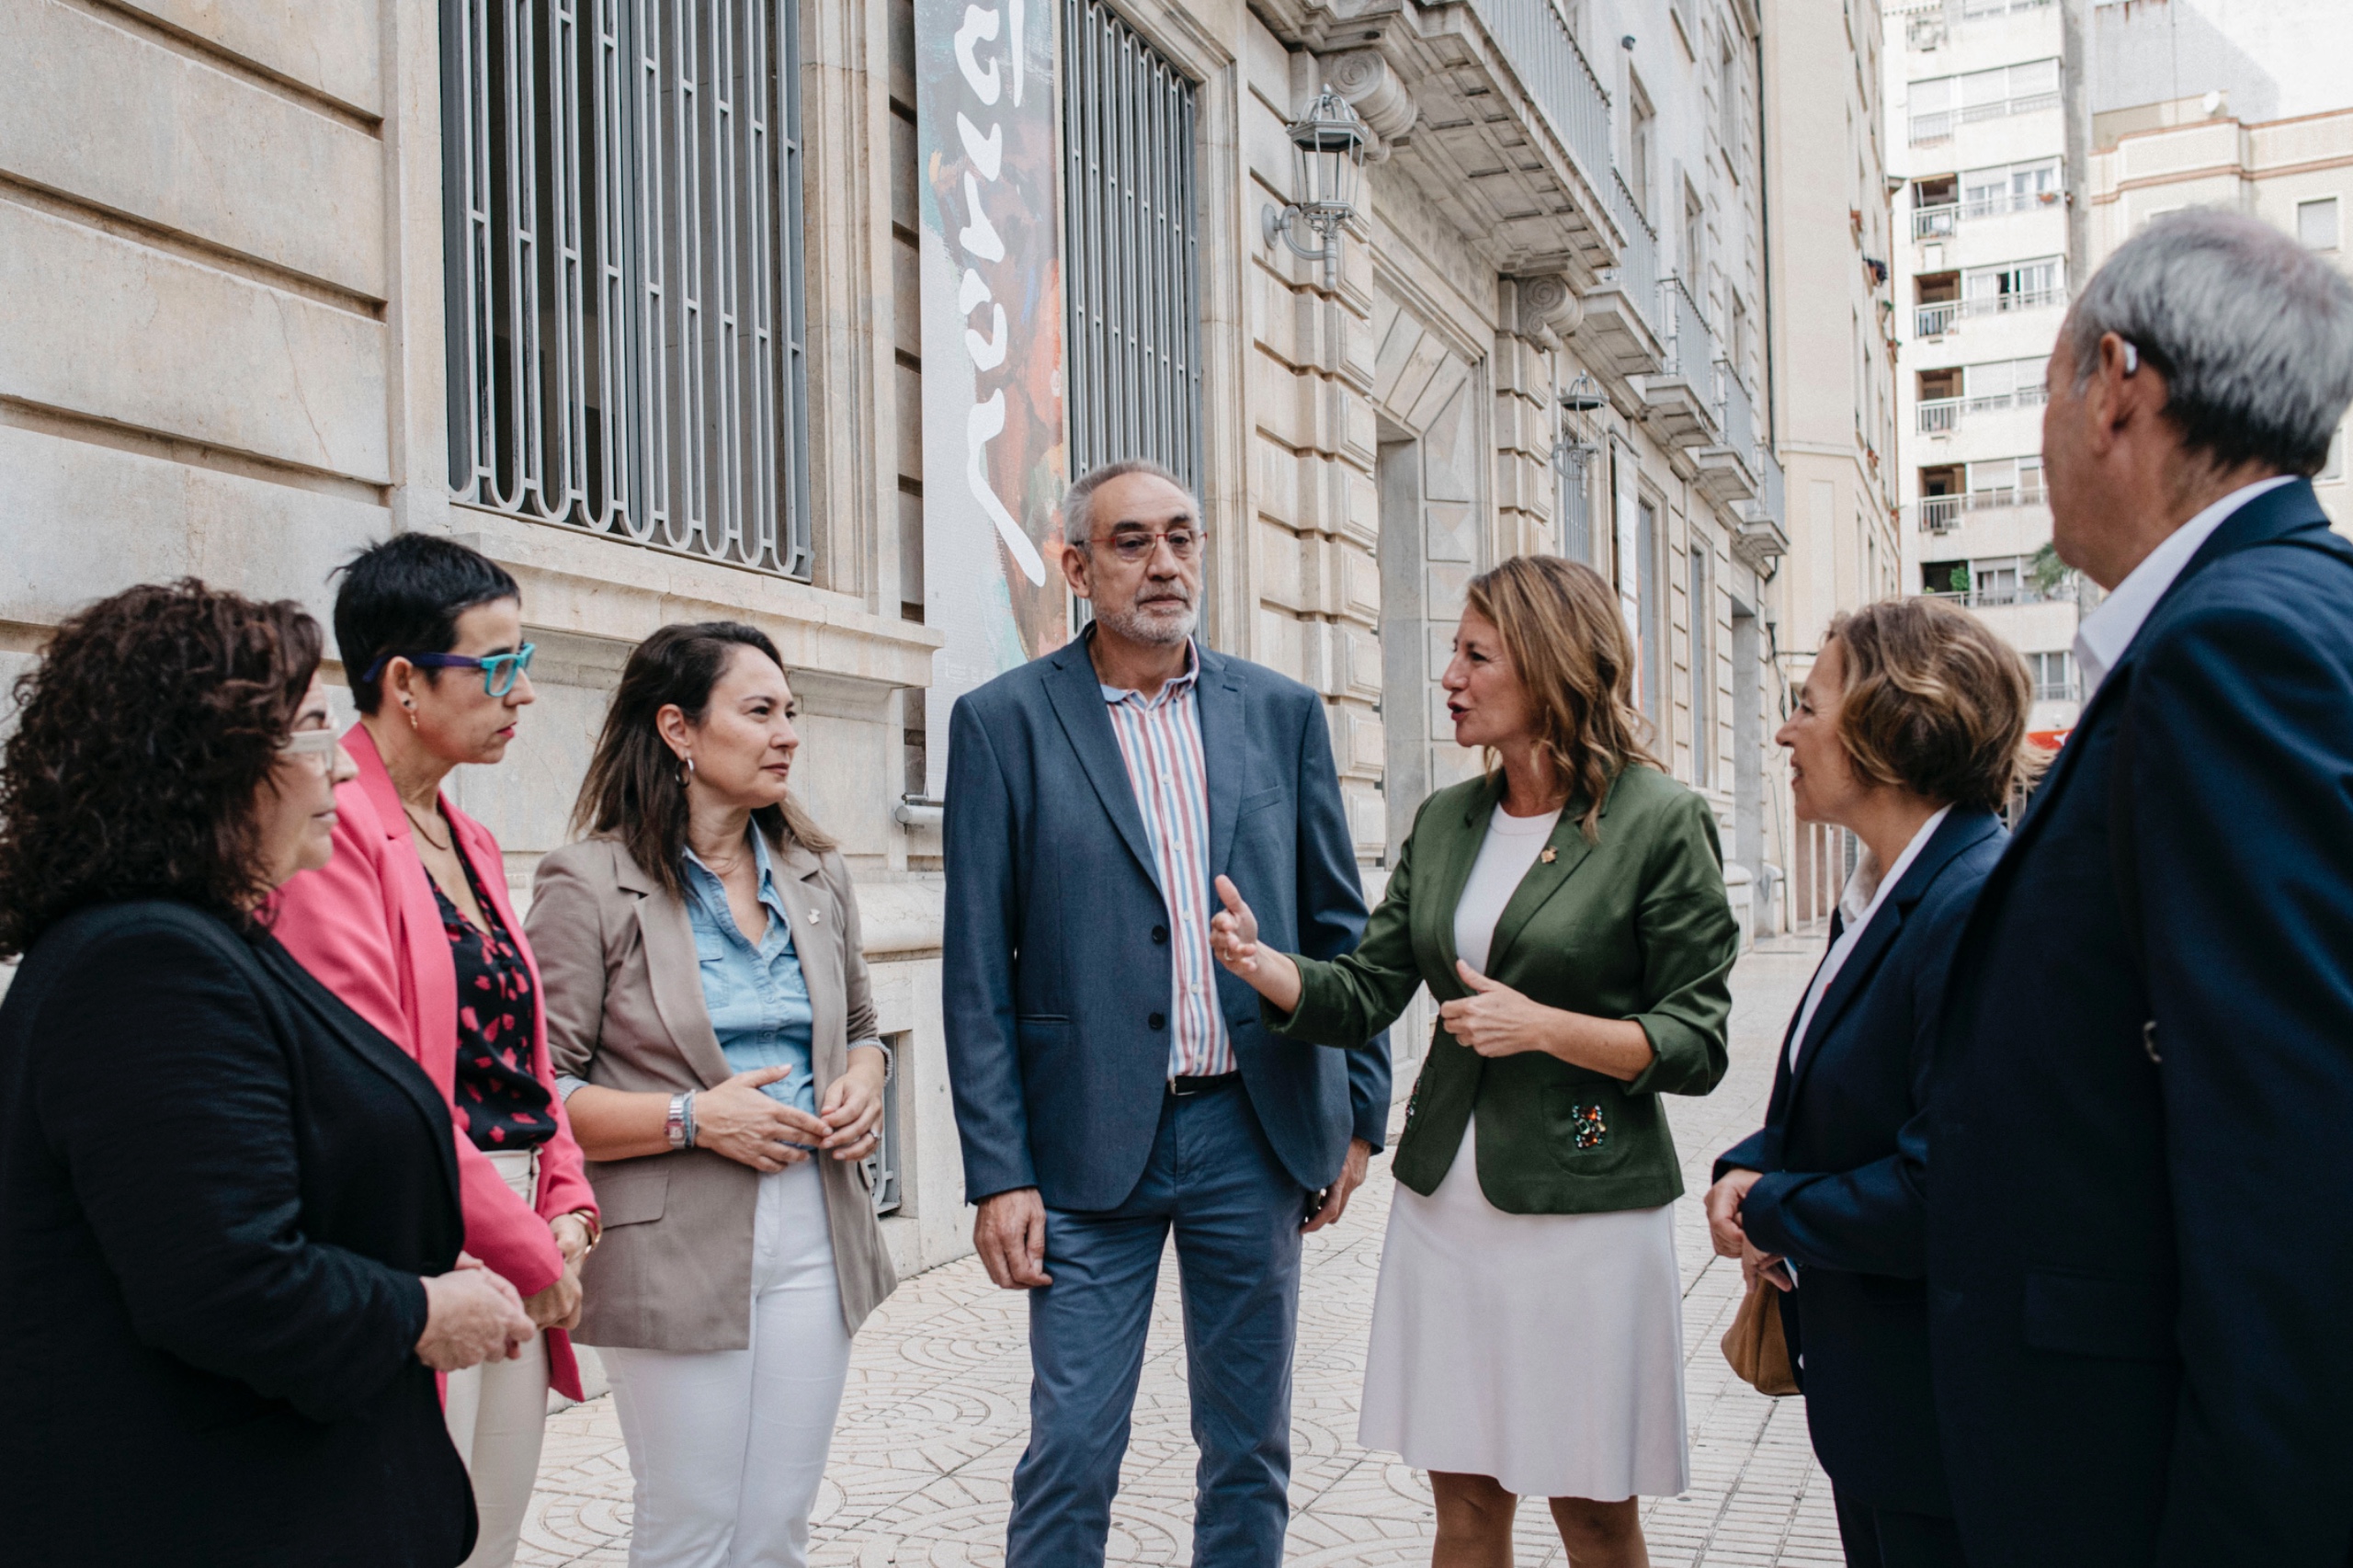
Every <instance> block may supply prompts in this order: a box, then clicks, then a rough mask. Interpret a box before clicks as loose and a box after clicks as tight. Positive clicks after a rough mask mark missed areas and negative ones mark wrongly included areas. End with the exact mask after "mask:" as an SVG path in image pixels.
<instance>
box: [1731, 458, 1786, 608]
mask: <svg viewBox="0 0 2353 1568" xmlns="http://www.w3.org/2000/svg"><path fill="white" fill-rule="evenodd" d="M1756 465H1757V475H1756V480H1757V483H1756V497H1755V498H1754V499H1753V500H1750V501H1747V502H1745V503H1743V504H1742V506H1741V507H1740V528H1739V529H1738V531H1736V532H1735V533H1734V534H1733V540H1732V552H1733V556H1734V557H1735V558H1736V559H1738V560H1740V561H1742V562H1746V563H1747V565H1748V566H1749V567H1750V568H1751V569H1752V570H1754V571H1755V572H1756V574H1758V575H1759V576H1764V577H1770V576H1771V575H1772V574H1773V570H1774V566H1775V563H1776V562H1779V560H1780V558H1781V557H1782V556H1784V555H1787V554H1788V553H1789V552H1790V534H1789V527H1788V520H1789V515H1790V514H1789V485H1788V483H1787V481H1786V480H1785V479H1784V478H1783V477H1782V474H1781V460H1780V459H1779V458H1777V457H1775V456H1774V455H1773V449H1771V448H1770V447H1767V446H1761V445H1760V446H1759V447H1758V448H1757V449H1756Z"/></svg>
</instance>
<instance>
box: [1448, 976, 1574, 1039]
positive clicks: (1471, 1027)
mask: <svg viewBox="0 0 2353 1568" xmlns="http://www.w3.org/2000/svg"><path fill="white" fill-rule="evenodd" d="M1454 972H1455V973H1457V974H1458V975H1460V976H1461V977H1462V983H1463V984H1465V985H1467V986H1469V987H1470V988H1471V994H1470V995H1468V996H1458V997H1456V998H1455V999H1454V1000H1453V1001H1451V1002H1441V1003H1439V1004H1438V1017H1440V1018H1441V1019H1443V1020H1444V1021H1445V1024H1446V1032H1447V1033H1448V1034H1450V1035H1452V1036H1453V1037H1454V1039H1455V1042H1456V1043H1457V1044H1459V1045H1467V1046H1469V1047H1470V1048H1471V1049H1472V1050H1473V1051H1477V1052H1478V1053H1479V1054H1480V1055H1482V1056H1517V1055H1518V1054H1519V1053H1520V1052H1521V1051H1542V1050H1545V1049H1546V1037H1547V1036H1548V1035H1549V1034H1550V1033H1551V1030H1552V1024H1553V1022H1554V1021H1555V1020H1556V1019H1557V1018H1558V1017H1560V1013H1559V1010H1558V1009H1556V1008H1552V1007H1547V1006H1544V1005H1543V1004H1542V1003H1540V1002H1531V1001H1529V999H1528V998H1527V997H1525V996H1523V995H1521V994H1519V993H1518V992H1517V991H1514V990H1513V989H1512V988H1511V987H1510V986H1508V985H1506V984H1505V983H1503V982H1501V981H1499V980H1489V979H1488V978H1487V977H1486V976H1485V975H1483V974H1481V973H1480V972H1479V971H1477V970H1475V969H1472V967H1471V966H1470V965H1469V964H1467V963H1464V962H1463V961H1462V960H1461V959H1457V960H1454Z"/></svg>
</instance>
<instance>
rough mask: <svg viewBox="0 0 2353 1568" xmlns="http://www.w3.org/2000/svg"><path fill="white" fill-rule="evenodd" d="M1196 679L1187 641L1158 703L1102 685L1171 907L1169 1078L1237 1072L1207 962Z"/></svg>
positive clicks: (1204, 799)
mask: <svg viewBox="0 0 2353 1568" xmlns="http://www.w3.org/2000/svg"><path fill="white" fill-rule="evenodd" d="M1200 676H1201V656H1200V652H1199V649H1197V648H1195V647H1194V646H1193V645H1192V644H1190V643H1189V642H1188V644H1187V645H1186V650H1185V673H1184V674H1183V675H1181V676H1177V677H1176V679H1174V680H1172V681H1170V682H1169V683H1168V684H1167V685H1165V686H1164V687H1161V688H1160V695H1159V696H1157V697H1154V698H1150V699H1147V698H1146V697H1145V696H1144V695H1143V694H1142V692H1137V691H1126V690H1122V689H1121V688H1120V687H1116V686H1107V687H1103V700H1104V702H1105V703H1106V704H1108V707H1109V711H1110V714H1111V733H1113V734H1115V735H1117V736H1118V737H1119V738H1120V757H1121V758H1122V759H1123V760H1125V761H1126V763H1127V765H1128V783H1129V784H1130V785H1131V787H1132V788H1133V789H1134V790H1135V794H1136V804H1137V805H1139V806H1141V807H1142V808H1143V833H1144V837H1145V838H1146V839H1148V840H1150V842H1151V844H1152V859H1153V866H1154V869H1155V870H1157V871H1158V872H1159V873H1160V886H1161V889H1162V892H1163V893H1164V894H1165V897H1166V898H1167V900H1168V949H1169V960H1170V967H1171V974H1170V977H1169V992H1170V1006H1169V1009H1168V1021H1169V1026H1170V1027H1169V1040H1168V1075H1169V1076H1170V1077H1172V1078H1179V1077H1206V1076H1209V1075H1211V1074H1218V1073H1231V1072H1233V1040H1232V1038H1231V1037H1230V1036H1228V1035H1227V1033H1226V1029H1225V1018H1224V1017H1223V1015H1222V1014H1221V1013H1220V1012H1219V1011H1218V1002H1217V966H1216V962H1215V960H1212V959H1211V957H1210V915H1211V897H1210V881H1211V878H1210V770H1209V764H1208V762H1207V760H1206V758H1205V756H1204V755H1203V753H1202V751H1201V710H1200V704H1199V701H1198V700H1197V699H1196V698H1195V696H1194V689H1193V688H1194V687H1195V686H1196V685H1197V684H1198V683H1199V680H1200Z"/></svg>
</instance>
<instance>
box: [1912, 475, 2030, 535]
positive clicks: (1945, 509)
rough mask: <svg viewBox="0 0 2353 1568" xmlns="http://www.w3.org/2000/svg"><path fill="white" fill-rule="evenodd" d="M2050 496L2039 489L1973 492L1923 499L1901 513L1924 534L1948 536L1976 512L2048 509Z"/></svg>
mask: <svg viewBox="0 0 2353 1568" xmlns="http://www.w3.org/2000/svg"><path fill="white" fill-rule="evenodd" d="M2049 505H2050V496H2049V494H2048V493H2047V492H2045V491H2044V490H2043V489H2042V488H2041V487H2040V486H2039V485H2038V486H2035V487H2033V488H2031V489H2026V490H1972V491H1971V492H1969V493H1968V494H1965V495H1924V496H1922V497H1921V498H1920V499H1919V500H1917V501H1911V502H1906V503H1905V504H1904V510H1905V511H1907V512H1909V513H1911V514H1912V520H1913V522H1914V523H1915V525H1917V526H1918V528H1919V529H1920V531H1921V532H1922V533H1924V534H1949V533H1951V532H1953V531H1954V530H1955V529H1957V528H1960V527H1961V522H1962V520H1963V519H1964V518H1965V517H1968V516H1969V515H1970V514H1972V513H1976V512H2007V511H2015V510H2017V509H2018V507H2021V506H2049Z"/></svg>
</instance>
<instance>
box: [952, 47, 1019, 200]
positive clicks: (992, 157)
mask: <svg viewBox="0 0 2353 1568" xmlns="http://www.w3.org/2000/svg"><path fill="white" fill-rule="evenodd" d="M1014 58H1015V59H1019V58H1020V56H1019V55H1016V56H1014ZM1013 101H1014V102H1015V103H1019V102H1020V101H1021V95H1020V94H1019V93H1015V94H1014V95H1013ZM956 134H957V135H959V136H961V137H962V138H963V139H964V155H965V156H966V157H968V158H970V159H972V166H973V167H974V168H976V169H978V170H980V171H981V177H982V178H983V179H995V178H996V176H997V171H998V170H999V169H1000V168H1002V167H1003V166H1004V165H1005V127H1004V126H1002V125H992V126H990V127H989V133H988V134H987V135H986V136H983V135H982V134H981V133H980V131H978V130H977V129H975V128H974V127H973V124H972V121H971V120H969V119H965V118H964V114H963V111H962V110H961V109H960V110H958V111H957V114H956Z"/></svg>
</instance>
